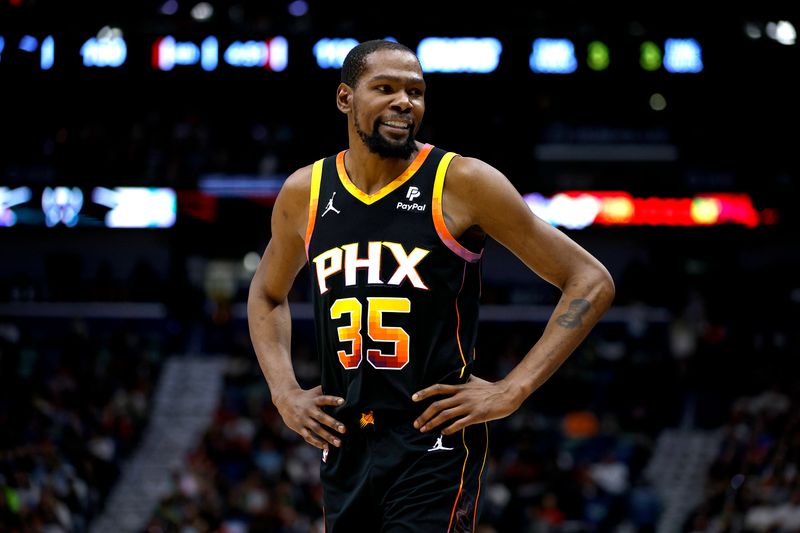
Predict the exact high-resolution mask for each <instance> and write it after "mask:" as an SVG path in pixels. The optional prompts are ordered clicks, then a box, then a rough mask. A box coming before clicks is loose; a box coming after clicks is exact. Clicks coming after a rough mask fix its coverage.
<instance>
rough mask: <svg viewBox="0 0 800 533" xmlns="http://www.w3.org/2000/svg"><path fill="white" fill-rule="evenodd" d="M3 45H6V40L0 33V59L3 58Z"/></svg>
mask: <svg viewBox="0 0 800 533" xmlns="http://www.w3.org/2000/svg"><path fill="white" fill-rule="evenodd" d="M5 45H6V40H5V39H3V36H2V35H0V61H2V60H3V48H4V47H5Z"/></svg>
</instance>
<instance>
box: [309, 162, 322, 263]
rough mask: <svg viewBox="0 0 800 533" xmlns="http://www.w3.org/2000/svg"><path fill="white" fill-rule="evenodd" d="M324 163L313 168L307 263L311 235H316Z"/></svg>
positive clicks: (316, 164) (316, 163)
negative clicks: (315, 225)
mask: <svg viewBox="0 0 800 533" xmlns="http://www.w3.org/2000/svg"><path fill="white" fill-rule="evenodd" d="M322 161H323V160H322V159H320V160H319V161H317V162H315V163H314V166H313V167H312V168H311V194H310V195H309V199H308V225H307V226H306V261H308V245H309V244H310V243H311V234H312V233H314V223H315V222H316V221H317V204H318V203H319V184H320V181H321V180H322Z"/></svg>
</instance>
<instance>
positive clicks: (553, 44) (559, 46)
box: [529, 38, 578, 74]
mask: <svg viewBox="0 0 800 533" xmlns="http://www.w3.org/2000/svg"><path fill="white" fill-rule="evenodd" d="M529 64H530V67H531V70H532V71H533V72H536V73H537V74H570V73H572V72H575V69H577V68H578V60H577V58H576V57H575V45H574V44H572V41H570V40H569V39H544V38H539V39H536V40H534V41H533V50H532V51H531V55H530V58H529Z"/></svg>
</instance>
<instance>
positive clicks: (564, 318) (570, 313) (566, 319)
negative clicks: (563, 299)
mask: <svg viewBox="0 0 800 533" xmlns="http://www.w3.org/2000/svg"><path fill="white" fill-rule="evenodd" d="M588 310H589V300H584V299H583V298H576V299H574V300H572V301H571V302H570V303H569V309H567V312H566V313H564V314H563V315H561V316H559V317H558V318H557V319H556V322H558V324H559V325H560V326H564V327H565V328H570V329H573V328H579V327H581V326H582V325H583V320H582V318H583V315H585V314H586V311H588Z"/></svg>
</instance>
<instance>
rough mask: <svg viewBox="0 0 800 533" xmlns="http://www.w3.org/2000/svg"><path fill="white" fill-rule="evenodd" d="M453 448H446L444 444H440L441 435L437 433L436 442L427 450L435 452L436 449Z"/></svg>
mask: <svg viewBox="0 0 800 533" xmlns="http://www.w3.org/2000/svg"><path fill="white" fill-rule="evenodd" d="M452 449H453V448H448V447H447V446H445V445H444V444H442V435H439V438H438V439H436V444H434V445H433V446H431V447H430V448H428V451H429V452H435V451H436V450H452Z"/></svg>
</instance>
